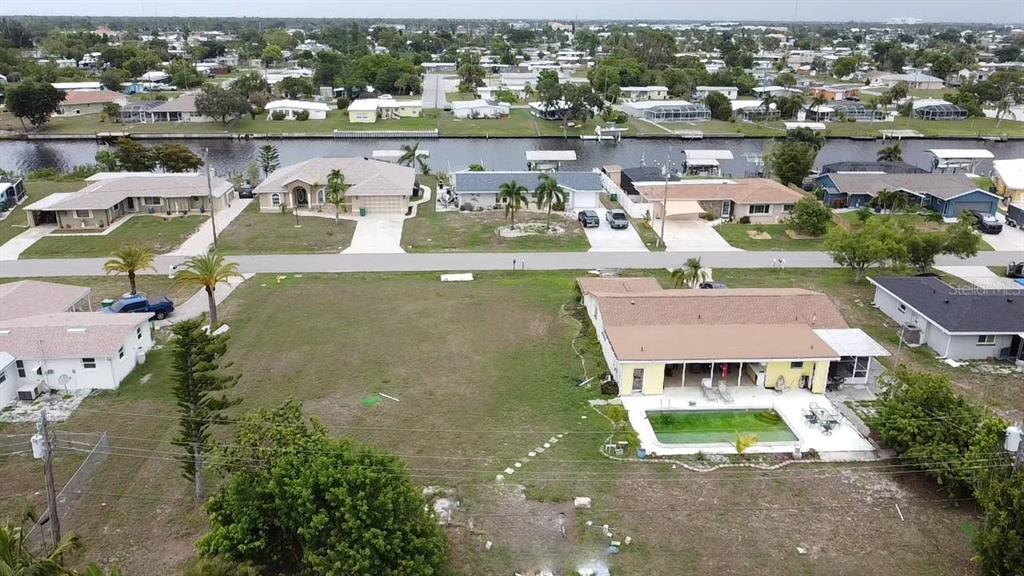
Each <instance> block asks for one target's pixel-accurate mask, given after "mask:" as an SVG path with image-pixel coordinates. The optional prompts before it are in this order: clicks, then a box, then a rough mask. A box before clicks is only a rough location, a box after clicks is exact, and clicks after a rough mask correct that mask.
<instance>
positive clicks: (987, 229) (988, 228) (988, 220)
mask: <svg viewBox="0 0 1024 576" xmlns="http://www.w3.org/2000/svg"><path fill="white" fill-rule="evenodd" d="M971 216H974V219H975V220H977V222H978V224H977V226H978V230H980V231H981V233H982V234H999V233H1000V232H1002V231H1003V223H1002V222H1000V221H999V219H998V218H996V217H995V216H993V215H991V214H988V213H986V212H982V211H980V210H971Z"/></svg>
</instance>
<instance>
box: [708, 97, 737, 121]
mask: <svg viewBox="0 0 1024 576" xmlns="http://www.w3.org/2000/svg"><path fill="white" fill-rule="evenodd" d="M704 105H705V106H707V107H708V110H710V111H711V117H712V118H714V119H715V120H725V121H728V120H729V119H730V118H732V101H731V100H729V97H728V96H726V95H725V94H722V93H721V92H711V93H709V94H708V95H707V96H705V97H704Z"/></svg>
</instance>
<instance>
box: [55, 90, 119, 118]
mask: <svg viewBox="0 0 1024 576" xmlns="http://www.w3.org/2000/svg"><path fill="white" fill-rule="evenodd" d="M110 102H112V103H114V104H117V105H118V106H124V105H125V104H127V103H128V97H127V96H125V95H124V94H121V93H120V92H113V91H110V90H72V91H70V92H68V93H67V95H66V96H64V100H63V101H61V103H60V106H59V107H58V108H57V116H81V115H83V114H99V113H100V112H103V106H104V105H105V104H107V103H110Z"/></svg>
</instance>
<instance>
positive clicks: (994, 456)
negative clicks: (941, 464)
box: [965, 417, 1024, 576]
mask: <svg viewBox="0 0 1024 576" xmlns="http://www.w3.org/2000/svg"><path fill="white" fill-rule="evenodd" d="M1005 434H1006V422H1004V421H1002V420H1000V419H998V418H991V417H989V418H986V419H985V420H984V422H983V423H982V425H981V426H980V428H979V431H978V435H977V437H976V438H975V440H974V442H973V443H972V446H971V449H970V451H968V453H967V457H966V458H965V462H972V461H973V462H979V461H986V462H987V465H986V466H978V467H977V468H976V469H974V470H973V471H972V472H973V473H974V476H975V480H974V497H975V499H976V500H977V501H978V504H980V505H981V509H982V510H983V511H984V512H985V520H984V522H983V523H982V525H981V527H980V528H979V529H978V531H977V533H975V535H974V537H973V538H972V544H973V545H974V550H975V553H976V556H975V561H976V562H978V564H979V565H980V567H981V571H982V574H985V575H986V576H1019V575H1020V574H1021V566H1024V473H1022V472H1021V471H1020V470H1017V471H1016V472H1015V471H1014V470H1013V467H1012V465H1011V461H1012V458H1013V456H1012V455H1011V454H1010V453H1008V452H1006V451H1004V450H1003V440H1004V438H1005Z"/></svg>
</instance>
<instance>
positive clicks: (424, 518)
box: [198, 402, 446, 576]
mask: <svg viewBox="0 0 1024 576" xmlns="http://www.w3.org/2000/svg"><path fill="white" fill-rule="evenodd" d="M224 461H225V465H224V469H225V472H227V473H228V474H230V478H229V479H228V480H227V481H225V483H224V484H223V487H222V488H221V489H220V491H219V492H218V493H217V494H215V495H213V496H212V497H211V498H210V500H209V502H208V503H207V505H206V510H207V513H208V514H209V517H210V524H211V529H210V532H209V534H207V535H206V536H203V537H202V538H201V539H200V540H199V543H198V548H199V552H200V554H201V555H204V556H209V555H220V556H225V557H228V558H231V559H233V560H236V561H249V562H252V563H254V564H256V565H259V566H264V567H266V569H267V571H268V573H275V574H278V573H292V574H388V575H391V576H437V575H439V574H442V573H443V564H444V558H445V549H446V539H445V536H444V533H443V532H442V530H441V528H440V527H439V525H438V522H437V519H436V518H435V517H434V515H433V513H432V512H430V511H429V508H428V507H427V506H426V503H425V501H424V498H423V496H422V493H421V492H420V490H419V489H418V488H417V487H416V486H415V485H414V484H413V482H412V480H411V479H410V477H409V474H408V472H407V471H406V468H405V465H404V463H403V462H402V461H401V460H399V459H398V458H396V457H394V456H390V455H387V454H383V453H380V452H378V451H376V450H374V449H373V448H370V447H367V446H359V445H356V444H353V443H350V442H348V441H345V440H336V439H333V438H330V437H329V436H328V435H327V432H326V430H325V429H324V428H323V426H322V425H321V424H320V422H319V421H317V420H316V419H313V421H312V423H311V424H307V423H306V420H305V418H304V417H303V415H302V408H301V406H300V405H299V404H298V403H295V402H289V403H287V404H285V405H284V406H282V407H280V408H277V409H273V410H271V409H265V408H262V409H258V410H255V411H252V412H250V413H248V414H247V415H246V416H245V417H244V418H243V419H242V421H241V423H240V424H239V427H238V432H237V434H236V436H235V438H234V440H233V441H232V443H231V445H230V446H227V447H225V449H224ZM252 462H259V463H260V465H259V466H253V465H251V463H252Z"/></svg>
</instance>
